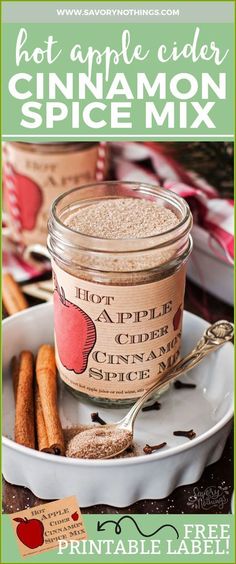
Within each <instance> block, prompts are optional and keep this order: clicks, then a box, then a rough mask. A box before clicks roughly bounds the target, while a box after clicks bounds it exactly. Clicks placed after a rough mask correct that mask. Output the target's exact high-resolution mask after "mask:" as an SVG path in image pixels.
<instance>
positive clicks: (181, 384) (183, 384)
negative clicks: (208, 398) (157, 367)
mask: <svg viewBox="0 0 236 564" xmlns="http://www.w3.org/2000/svg"><path fill="white" fill-rule="evenodd" d="M174 387H175V389H176V390H181V389H184V388H196V387H197V386H196V384H192V383H191V382H181V381H180V380H176V382H174Z"/></svg>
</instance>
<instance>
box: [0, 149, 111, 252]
mask: <svg viewBox="0 0 236 564" xmlns="http://www.w3.org/2000/svg"><path fill="white" fill-rule="evenodd" d="M106 172H107V152H106V144H105V143H97V142H96V143H37V144H36V143H18V142H8V143H5V145H4V175H3V178H4V197H5V199H6V206H7V211H8V214H9V227H10V232H11V238H12V239H13V241H14V242H15V243H17V244H18V245H19V246H20V248H21V249H22V247H23V248H24V247H27V246H29V245H34V244H37V243H39V244H42V245H44V244H46V240H47V222H48V215H49V210H50V207H51V204H52V202H53V201H54V200H55V198H57V196H59V195H60V194H62V193H63V192H66V191H67V190H70V189H71V188H74V187H75V186H80V185H81V184H84V183H88V182H92V181H94V180H103V179H104V178H106Z"/></svg>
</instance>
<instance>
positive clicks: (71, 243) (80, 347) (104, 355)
mask: <svg viewBox="0 0 236 564" xmlns="http://www.w3.org/2000/svg"><path fill="white" fill-rule="evenodd" d="M191 226H192V217H191V213H190V210H189V207H188V205H187V203H186V202H185V201H184V200H183V199H182V198H180V197H179V196H176V195H175V194H173V193H171V192H169V191H167V190H165V189H162V188H159V187H155V186H150V185H144V184H135V183H126V182H124V183H122V182H106V183H100V184H97V185H88V186H83V187H80V188H78V189H76V190H72V191H71V192H69V193H67V194H65V195H63V196H61V197H60V198H58V199H57V200H56V201H55V202H54V205H53V208H52V213H51V217H50V221H49V238H48V247H49V251H50V253H51V255H52V265H53V271H54V282H55V292H54V306H55V340H56V358H57V366H58V370H59V373H60V377H61V378H62V380H63V381H64V382H65V383H66V385H67V386H68V387H69V388H70V390H71V391H73V393H76V394H78V395H79V396H80V397H87V398H89V399H92V400H94V401H96V402H97V403H102V404H106V405H115V406H120V405H127V404H130V403H133V402H134V401H135V399H137V398H138V397H139V396H141V395H142V394H143V393H144V391H145V390H147V389H148V388H149V387H150V386H151V385H152V384H153V383H154V382H155V381H156V380H157V379H158V378H161V375H162V374H163V372H164V371H165V370H166V369H168V368H169V367H171V366H172V365H173V364H175V362H176V361H177V359H178V356H179V350H180V344H181V325H182V313H183V300H184V288H185V269H186V261H187V259H188V256H189V254H190V252H191V246H192V243H191V238H190V230H191Z"/></svg>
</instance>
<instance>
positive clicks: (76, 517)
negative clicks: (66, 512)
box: [71, 511, 79, 521]
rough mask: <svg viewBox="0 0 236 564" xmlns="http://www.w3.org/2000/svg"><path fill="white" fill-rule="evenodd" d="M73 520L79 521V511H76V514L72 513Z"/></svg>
mask: <svg viewBox="0 0 236 564" xmlns="http://www.w3.org/2000/svg"><path fill="white" fill-rule="evenodd" d="M71 519H73V521H78V519H79V514H78V511H75V512H74V513H72V515H71Z"/></svg>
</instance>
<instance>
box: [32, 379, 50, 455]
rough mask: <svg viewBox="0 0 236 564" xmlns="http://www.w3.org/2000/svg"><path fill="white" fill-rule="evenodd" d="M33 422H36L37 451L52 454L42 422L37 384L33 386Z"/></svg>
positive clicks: (43, 422)
mask: <svg viewBox="0 0 236 564" xmlns="http://www.w3.org/2000/svg"><path fill="white" fill-rule="evenodd" d="M35 421H36V431H37V433H36V434H37V442H38V450H40V451H41V452H53V450H52V449H50V445H49V442H48V436H47V429H46V425H45V421H44V416H43V409H42V404H41V400H40V394H39V387H38V384H36V386H35Z"/></svg>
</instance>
